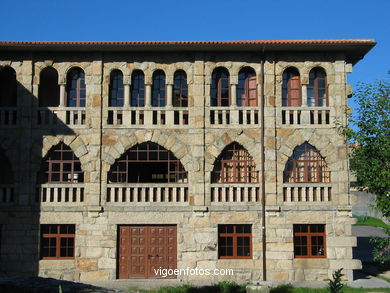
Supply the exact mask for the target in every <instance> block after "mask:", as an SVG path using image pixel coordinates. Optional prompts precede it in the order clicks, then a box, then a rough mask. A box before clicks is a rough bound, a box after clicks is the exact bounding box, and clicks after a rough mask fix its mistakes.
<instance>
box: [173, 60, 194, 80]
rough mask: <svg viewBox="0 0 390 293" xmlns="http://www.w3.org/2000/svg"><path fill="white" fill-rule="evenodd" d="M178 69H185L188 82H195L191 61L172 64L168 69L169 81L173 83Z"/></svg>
mask: <svg viewBox="0 0 390 293" xmlns="http://www.w3.org/2000/svg"><path fill="white" fill-rule="evenodd" d="M177 71H184V72H185V74H186V75H187V84H192V82H193V67H192V65H191V63H189V62H179V63H173V64H170V65H169V66H168V68H167V70H166V75H167V83H168V81H169V82H172V83H173V81H174V80H173V78H174V76H175V73H176V72H177Z"/></svg>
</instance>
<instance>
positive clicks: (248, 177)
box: [211, 142, 259, 183]
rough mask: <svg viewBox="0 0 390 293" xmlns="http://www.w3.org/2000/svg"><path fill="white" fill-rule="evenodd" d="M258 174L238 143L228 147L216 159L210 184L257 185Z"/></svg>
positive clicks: (249, 156)
mask: <svg viewBox="0 0 390 293" xmlns="http://www.w3.org/2000/svg"><path fill="white" fill-rule="evenodd" d="M258 173H259V172H258V171H257V170H256V165H255V162H254V161H253V159H252V157H251V155H250V154H249V153H248V151H247V150H246V149H245V148H243V147H242V146H241V145H239V144H238V143H236V142H234V143H232V144H230V145H228V146H227V147H226V148H225V149H224V150H223V152H222V153H221V155H219V157H218V158H217V159H216V162H215V164H214V169H213V172H212V173H211V182H212V183H257V182H258V177H259V174H258Z"/></svg>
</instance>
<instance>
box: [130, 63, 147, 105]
mask: <svg viewBox="0 0 390 293" xmlns="http://www.w3.org/2000/svg"><path fill="white" fill-rule="evenodd" d="M130 105H131V106H132V107H144V106H145V75H144V73H143V72H142V71H141V70H136V71H134V72H133V74H132V76H131V101H130Z"/></svg>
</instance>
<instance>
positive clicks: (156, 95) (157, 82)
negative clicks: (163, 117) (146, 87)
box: [152, 70, 166, 107]
mask: <svg viewBox="0 0 390 293" xmlns="http://www.w3.org/2000/svg"><path fill="white" fill-rule="evenodd" d="M165 93H166V89H165V73H164V71H162V70H156V71H155V72H154V73H153V85H152V106H153V107H164V106H165Z"/></svg>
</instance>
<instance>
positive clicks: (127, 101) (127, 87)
mask: <svg viewBox="0 0 390 293" xmlns="http://www.w3.org/2000/svg"><path fill="white" fill-rule="evenodd" d="M123 91H124V96H123V98H124V101H123V105H124V106H125V107H129V106H130V84H124V86H123Z"/></svg>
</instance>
